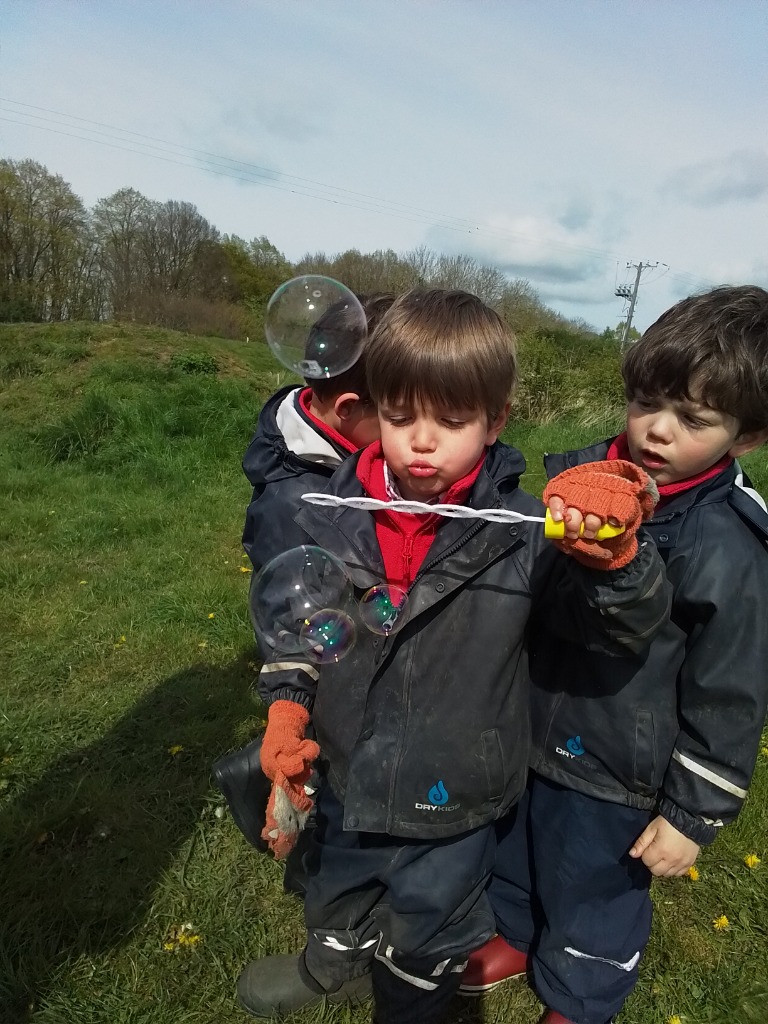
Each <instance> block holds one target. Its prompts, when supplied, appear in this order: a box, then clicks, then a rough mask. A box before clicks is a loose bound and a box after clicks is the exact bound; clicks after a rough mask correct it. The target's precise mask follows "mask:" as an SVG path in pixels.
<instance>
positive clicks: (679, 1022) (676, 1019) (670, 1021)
mask: <svg viewBox="0 0 768 1024" xmlns="http://www.w3.org/2000/svg"><path fill="white" fill-rule="evenodd" d="M667 1024H683V1018H682V1017H681V1016H680V1014H679V1013H673V1014H672V1016H671V1017H669V1018H667Z"/></svg>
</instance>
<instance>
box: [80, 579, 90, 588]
mask: <svg viewBox="0 0 768 1024" xmlns="http://www.w3.org/2000/svg"><path fill="white" fill-rule="evenodd" d="M87 582H88V580H80V586H81V587H84V586H85V584H86V583H87Z"/></svg>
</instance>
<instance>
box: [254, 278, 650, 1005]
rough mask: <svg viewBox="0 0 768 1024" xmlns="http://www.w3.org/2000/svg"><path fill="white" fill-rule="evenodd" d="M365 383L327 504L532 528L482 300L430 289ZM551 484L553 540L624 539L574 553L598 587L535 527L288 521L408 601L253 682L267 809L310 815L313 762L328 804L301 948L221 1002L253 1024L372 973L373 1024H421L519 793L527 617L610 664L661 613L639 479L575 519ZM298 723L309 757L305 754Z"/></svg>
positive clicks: (354, 517)
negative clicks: (356, 433)
mask: <svg viewBox="0 0 768 1024" xmlns="http://www.w3.org/2000/svg"><path fill="white" fill-rule="evenodd" d="M367 370H368V381H369V386H370V390H371V395H372V397H373V399H374V401H375V402H376V404H377V407H378V412H379V423H380V429H381V441H380V442H377V443H375V444H373V445H371V446H370V447H368V448H366V449H364V450H363V451H362V452H361V453H360V454H359V455H357V456H353V457H352V458H350V459H348V460H346V462H344V463H343V464H342V466H340V468H339V469H338V470H337V471H336V473H335V474H334V476H333V478H332V479H331V481H330V483H329V486H328V493H329V494H332V495H337V496H339V497H342V498H350V497H351V498H356V497H363V496H368V497H370V498H374V499H377V500H381V501H384V502H388V501H392V500H398V499H401V498H402V499H407V500H415V501H419V502H426V503H429V502H435V501H440V502H445V503H448V504H457V505H461V504H466V505H468V506H470V507H473V508H476V509H491V508H505V509H512V510H515V511H517V512H520V513H522V514H523V515H540V514H541V506H540V504H539V503H538V502H537V501H536V500H535V499H534V498H532V497H530V496H529V495H527V494H525V493H524V492H523V491H521V490H520V487H519V479H520V475H521V473H522V472H523V470H524V468H525V463H524V461H523V459H522V457H521V456H520V454H519V453H518V452H517V451H516V450H515V449H512V448H509V447H507V446H506V445H503V444H501V443H499V441H498V437H499V434H500V432H501V430H502V428H503V426H504V423H505V421H506V418H507V414H508V412H509V397H510V394H511V391H512V388H513V385H514V383H515V372H516V369H515V354H514V342H513V338H512V337H511V335H510V333H509V331H508V330H507V328H506V327H505V325H504V324H503V322H502V321H501V319H500V318H499V317H498V315H497V314H496V313H494V312H493V311H492V310H491V309H489V308H488V307H487V306H485V305H484V304H483V303H482V302H481V301H480V300H479V299H478V298H476V297H475V296H473V295H469V294H467V293H465V292H459V291H445V290H433V291H426V292H422V291H414V292H410V293H408V294H407V295H405V296H403V297H402V298H400V299H398V300H397V301H396V302H395V303H394V304H393V305H392V307H391V308H390V310H389V311H388V312H387V314H386V315H385V316H384V318H383V319H382V322H381V324H380V325H379V327H378V329H377V330H376V332H375V333H374V336H373V338H372V339H371V341H370V343H369V347H368V352H367ZM624 473H628V474H629V475H628V477H627V478H625V476H624V475H623V474H624ZM560 483H562V486H559V482H558V481H554V482H553V484H554V486H553V487H552V490H551V494H552V500H551V505H552V508H553V510H554V512H555V513H556V514H557V515H558V516H562V514H563V512H565V514H566V516H567V517H568V520H569V524H570V525H571V526H572V527H576V528H578V527H579V526H580V525H581V522H582V518H583V519H584V521H585V525H586V526H588V527H589V533H590V534H592V533H593V531H594V530H595V529H596V528H597V527H598V526H599V525H600V524H601V523H602V522H604V521H605V519H607V518H608V517H613V518H615V519H616V520H617V521H618V522H619V523H620V525H622V526H625V527H626V530H625V531H624V533H622V534H620V535H619V536H618V537H616V538H614V539H613V540H610V541H607V542H605V544H604V545H603V546H602V547H601V548H600V549H599V551H597V557H596V558H595V551H594V550H592V549H590V558H594V560H595V562H596V564H597V568H596V569H595V568H591V567H585V566H584V565H581V564H580V563H579V559H581V558H582V555H581V553H580V551H579V549H578V544H575V543H573V542H572V541H570V540H565V541H563V542H562V545H561V546H562V548H563V549H564V550H565V552H567V553H572V554H573V555H574V557H572V558H571V557H567V554H565V553H563V552H561V551H559V550H557V548H555V547H554V546H553V545H552V544H550V543H549V542H547V541H545V539H544V536H543V530H542V527H541V524H540V523H537V524H531V523H525V522H517V523H515V524H513V525H510V524H509V523H508V522H507V523H498V522H492V521H488V520H482V519H448V518H443V517H440V516H439V515H436V514H429V513H428V512H427V513H417V514H413V513H411V514H404V513H402V512H395V511H388V510H386V509H385V510H382V511H377V512H375V513H373V514H371V513H370V512H368V511H363V510H360V509H355V508H352V507H350V506H346V507H345V506H341V507H333V508H328V507H318V506H306V507H305V508H304V509H303V510H302V511H301V512H300V513H299V514H298V515H297V516H296V522H297V523H298V525H299V526H300V527H301V528H302V529H303V530H304V531H305V533H306V535H307V539H308V542H310V543H313V544H317V545H319V546H320V547H322V548H325V549H327V550H328V551H331V552H333V553H334V554H335V555H337V556H338V557H340V558H341V559H342V560H343V561H344V562H345V563H346V564H347V567H348V569H349V571H350V574H351V577H352V580H353V582H354V584H355V587H356V589H357V588H359V590H360V591H361V592H362V591H364V590H367V589H368V588H369V587H371V586H374V585H377V584H380V583H382V582H388V583H391V584H395V585H397V586H399V587H401V588H403V589H404V590H406V591H407V593H408V620H407V622H406V624H405V626H404V627H403V628H402V629H401V631H400V632H398V633H397V634H396V635H394V636H390V637H381V636H376V635H374V634H373V633H369V632H367V631H366V630H364V629H363V630H360V631H359V635H358V641H357V644H356V646H355V647H354V648H353V650H352V651H351V653H349V654H348V655H347V656H346V657H345V658H344V660H342V661H340V662H339V663H338V664H330V665H323V666H322V667H320V669H319V671H318V666H316V665H311V664H307V663H306V662H303V661H302V660H301V659H300V658H297V657H294V656H291V657H288V656H285V655H281V656H275V657H272V658H270V659H268V660H267V663H266V664H265V665H264V667H263V669H262V672H261V676H260V690H261V693H262V695H263V697H264V699H265V701H266V703H268V704H269V705H270V708H269V720H268V726H267V732H266V734H265V738H264V746H263V750H262V764H263V767H264V770H265V772H266V773H267V774H268V775H269V776H270V777H271V778H273V779H276V780H278V781H277V783H276V787H275V788H274V789H273V800H274V803H273V804H272V805H271V807H272V810H273V811H274V812H275V813H276V809H277V807H278V804H279V802H280V801H284V800H285V798H286V797H287V798H288V799H289V800H290V801H292V802H293V804H294V805H295V807H296V809H297V812H299V813H303V812H305V811H306V809H307V799H308V798H307V795H306V793H305V790H304V785H303V783H304V781H305V780H306V779H307V777H308V772H309V766H310V764H311V763H312V762H313V761H314V760H315V758H317V757H318V754H319V750H322V757H321V758H320V761H319V765H320V770H321V772H322V774H323V775H324V777H325V779H326V783H325V784H323V785H322V786H321V787H320V791H319V794H318V798H317V819H318V827H317V829H316V830H315V832H314V836H315V837H316V842H317V843H318V844H319V851H318V857H317V861H316V864H317V867H316V869H315V871H314V873H312V874H311V875H310V877H309V879H308V884H307V892H306V897H305V903H304V911H305V921H306V925H307V943H306V947H305V949H304V951H303V952H302V954H301V955H300V956H271V957H266V958H264V959H262V960H258V961H255V962H253V963H251V964H250V965H248V967H246V969H245V970H244V971H243V973H242V974H241V976H240V979H239V982H238V995H239V998H240V1002H241V1005H242V1006H243V1008H244V1009H246V1010H247V1011H248V1012H249V1013H251V1014H253V1015H254V1016H256V1017H261V1018H272V1017H279V1016H282V1015H284V1014H288V1013H291V1012H293V1011H295V1010H297V1009H299V1008H301V1007H305V1006H309V1005H312V1004H313V1003H319V1002H320V1001H321V1000H322V999H323V998H324V997H328V999H329V1000H330V1001H332V1002H344V1001H351V1000H355V999H358V998H360V997H361V996H363V995H365V994H366V992H367V991H368V989H369V987H370V982H369V980H368V978H367V977H366V975H368V974H369V973H370V975H371V979H372V985H373V995H374V1003H375V1021H376V1022H377V1024H431V1022H437V1021H440V1020H442V1019H443V1018H444V1014H445V1012H446V1007H447V1003H448V1001H449V1000H450V998H451V996H452V995H453V993H454V992H455V991H456V989H457V988H458V985H459V982H460V977H461V972H462V971H463V969H464V966H465V963H466V960H467V956H468V954H469V952H470V951H471V950H473V949H475V948H477V947H478V946H480V945H482V944H483V943H484V942H485V941H486V940H487V939H488V938H490V936H491V935H492V934H493V930H494V924H493V918H492V915H491V914H490V910H489V906H488V901H487V896H486V892H485V890H486V883H487V880H488V877H489V874H490V871H491V869H492V866H493V861H494V854H495V842H496V840H495V831H494V827H493V823H494V821H495V820H496V819H497V818H499V817H500V816H501V815H504V814H506V813H507V812H508V811H509V810H510V809H511V808H512V807H513V806H514V805H515V803H516V801H517V800H518V798H519V797H520V795H521V793H522V792H523V791H524V788H525V776H526V767H527V761H528V752H529V712H528V664H527V660H528V658H527V654H528V632H529V626H530V624H531V622H532V618H536V617H538V616H544V617H546V619H547V621H548V622H549V623H551V624H552V627H553V628H555V629H557V630H558V631H559V632H561V633H562V634H563V635H564V636H567V637H569V638H570V639H571V640H572V642H573V643H574V644H575V645H577V646H578V647H579V648H581V647H583V648H584V650H587V649H588V648H589V649H595V650H600V651H602V652H605V655H606V657H607V656H609V655H611V656H613V657H612V660H615V661H617V662H620V661H622V660H623V658H625V657H627V656H628V655H629V654H630V653H631V652H637V651H639V650H642V649H644V648H645V647H646V645H647V643H648V638H649V637H650V636H651V635H652V634H653V633H654V631H655V630H656V629H658V628H659V627H660V626H661V625H662V624H663V623H664V622H665V620H666V616H667V608H668V590H667V586H666V582H665V579H664V574H663V568H662V565H661V560H660V558H659V555H658V553H657V552H656V550H655V548H654V547H653V545H652V544H642V545H640V544H638V540H637V536H636V530H637V528H638V526H639V524H640V522H641V520H642V519H643V518H644V517H646V516H648V515H650V513H651V510H652V507H653V498H652V496H651V494H650V493H649V492H650V490H652V489H653V487H652V484H651V482H650V480H649V478H648V477H647V475H646V474H645V473H643V472H642V471H637V469H636V468H635V467H634V466H632V465H630V464H626V463H621V462H618V461H614V462H611V463H604V464H600V465H596V466H594V467H592V472H591V473H590V474H589V475H588V476H587V477H586V478H585V480H584V481H583V483H585V484H586V485H587V489H588V495H587V500H586V501H584V502H581V501H579V503H578V507H577V505H576V503H574V502H573V501H571V500H570V488H569V486H568V484H567V482H566V481H561V482H560ZM583 492H584V486H582V482H580V484H579V487H578V494H579V497H580V498H581V497H583ZM310 719H311V721H312V723H313V725H314V728H315V732H316V736H317V740H318V743H319V748H318V746H317V744H315V743H314V742H312V741H309V740H307V739H305V738H304V734H305V729H306V727H307V725H308V723H309V722H310ZM276 789H279V790H280V792H279V794H276ZM265 836H266V837H267V838H268V839H269V841H270V842H271V843H274V844H275V845H276V847H278V848H280V847H282V848H285V843H286V838H290V836H288V837H287V836H286V833H285V831H284V830H281V827H280V825H279V823H278V821H277V820H275V818H273V819H272V820H269V819H268V827H267V829H266V831H265Z"/></svg>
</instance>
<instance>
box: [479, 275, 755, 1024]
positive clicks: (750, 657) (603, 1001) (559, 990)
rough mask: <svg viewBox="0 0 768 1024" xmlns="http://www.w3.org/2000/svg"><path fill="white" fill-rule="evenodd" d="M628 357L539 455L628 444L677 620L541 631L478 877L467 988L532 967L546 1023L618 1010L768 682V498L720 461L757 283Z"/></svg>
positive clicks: (559, 461) (604, 450)
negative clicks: (594, 401) (515, 800)
mask: <svg viewBox="0 0 768 1024" xmlns="http://www.w3.org/2000/svg"><path fill="white" fill-rule="evenodd" d="M622 373H623V376H624V382H625V386H626V393H627V400H628V403H629V404H628V408H627V424H626V432H625V433H624V434H621V435H620V436H619V437H617V438H615V439H614V440H613V441H611V442H602V443H600V444H597V445H594V446H593V447H591V448H588V449H585V450H583V451H577V452H568V453H567V454H566V455H564V456H563V455H559V456H548V457H547V460H546V461H547V471H548V472H549V473H550V475H552V474H556V473H560V472H561V471H562V470H564V469H566V467H575V466H578V467H583V468H580V469H571V470H569V471H568V472H569V473H572V474H577V473H580V472H582V471H588V470H589V466H588V465H585V464H588V463H590V462H593V461H594V460H596V459H605V458H609V459H610V458H622V459H631V460H632V461H633V462H634V463H635V464H636V465H638V466H641V467H642V468H643V469H644V470H645V471H646V472H647V473H648V474H649V475H650V476H652V477H653V478H654V480H655V481H656V483H657V485H658V489H659V492H660V500H659V503H658V505H657V506H656V510H655V513H654V516H653V519H652V520H651V522H649V523H647V524H646V527H645V529H646V530H647V532H648V533H649V534H650V536H651V537H652V538H653V540H654V541H655V544H656V546H657V547H658V550H659V551H660V553H661V554H662V556H663V558H664V560H665V562H666V565H667V574H668V578H669V581H670V583H671V584H672V586H673V589H674V596H673V604H672V615H671V621H670V622H669V624H668V626H666V627H665V628H664V629H663V630H662V631H660V632H659V634H658V635H657V636H656V638H655V640H654V642H653V644H652V645H651V648H650V652H649V653H648V655H647V657H646V658H645V659H644V660H638V661H636V662H634V663H633V662H632V661H628V660H625V661H624V662H623V664H622V665H621V666H619V665H617V663H616V662H615V661H612V662H607V661H606V660H605V659H603V658H601V657H600V656H599V655H595V654H589V653H586V652H584V651H583V650H576V648H575V647H573V645H570V644H565V643H563V642H561V641H558V642H554V641H553V639H552V638H551V637H548V638H546V640H545V642H544V643H542V644H541V645H540V646H539V647H538V648H537V650H536V654H535V657H533V658H532V671H531V675H532V679H533V682H534V688H533V753H532V760H531V764H532V767H533V769H534V771H533V772H532V775H531V779H530V782H529V786H528V791H527V794H526V797H525V799H524V806H525V812H526V813H525V814H518V818H517V820H516V821H515V822H512V823H511V825H510V826H509V830H508V834H507V835H506V837H505V838H503V839H501V841H500V846H499V851H498V854H497V863H496V867H495V869H494V880H493V883H492V885H491V890H490V892H491V901H492V904H493V907H494V911H495V913H496V917H497V923H498V931H499V935H498V936H497V937H496V938H495V939H493V940H492V941H491V942H490V943H489V944H488V945H487V946H486V947H484V948H483V949H481V950H478V951H477V953H475V954H474V955H473V956H472V958H471V959H470V963H469V966H468V969H467V972H466V974H465V977H464V980H463V985H464V986H466V991H467V992H468V993H469V992H478V991H482V990H484V989H488V988H492V987H494V985H495V984H497V983H499V982H500V981H501V980H502V979H505V978H507V977H513V976H515V975H518V974H521V973H524V972H525V971H526V970H529V971H531V973H532V977H533V982H534V985H535V987H536V990H537V992H538V994H539V996H540V997H541V999H542V1000H543V1001H544V1002H545V1003H546V1005H547V1006H548V1007H550V1008H551V1009H550V1012H549V1013H548V1014H547V1015H546V1016H545V1018H544V1020H545V1021H546V1024H567V1022H568V1021H571V1022H575V1024H604V1022H606V1021H608V1020H609V1019H610V1018H611V1017H612V1015H613V1014H615V1013H617V1012H618V1010H619V1009H620V1008H621V1006H622V1005H623V1003H624V1001H625V999H626V998H627V996H628V995H629V993H630V992H631V990H632V989H633V987H634V985H635V983H636V980H637V972H638V963H639V960H640V957H641V955H642V952H643V950H644V948H645V946H646V943H647V942H648V938H649V934H650V926H651V902H650V899H649V895H648V890H649V886H650V882H651V879H652V876H654V875H657V876H670V875H682V874H684V873H685V872H686V871H687V870H688V869H689V868H690V867H691V866H692V865H693V863H694V861H695V860H696V857H697V855H698V852H699V847H700V845H701V844H705V843H711V842H712V841H713V840H714V838H715V836H716V834H717V831H718V829H719V828H720V827H722V826H723V825H724V824H727V823H728V822H731V821H733V820H734V818H735V817H736V816H737V814H738V813H739V810H740V809H741V807H742V804H743V802H744V798H745V797H746V794H747V789H748V787H749V783H750V778H751V775H752V771H753V768H754V764H755V758H756V754H757V749H758V745H759V742H760V734H761V729H762V726H763V722H764V719H765V711H766V701H767V700H768V667H767V666H768V632H766V627H765V623H766V612H767V610H768V609H767V605H768V557H767V556H768V552H766V539H767V538H768V516H767V515H766V514H765V506H763V505H762V504H758V503H757V501H755V500H753V498H752V497H751V496H750V494H749V493H748V492H746V491H745V490H743V489H742V488H741V487H740V483H741V479H740V475H739V474H740V470H739V467H738V464H737V463H736V462H735V461H734V460H735V459H736V458H738V457H739V456H741V455H745V454H746V453H747V452H750V451H753V450H754V449H755V448H757V447H758V446H759V445H761V444H762V443H763V442H764V441H765V440H766V438H768V292H765V291H763V289H761V288H757V287H740V288H718V289H715V290H714V291H712V292H709V293H707V294H705V295H699V296H695V297H693V298H688V299H685V300H683V301H682V302H679V303H678V304H677V305H676V306H673V307H672V309H670V310H668V311H667V312H666V313H664V314H663V315H662V316H661V317H660V318H659V320H657V321H656V323H655V324H653V325H652V326H651V327H650V328H649V329H648V330H647V331H646V333H645V334H644V335H643V337H642V338H641V339H640V341H638V342H636V343H635V344H634V345H633V346H632V348H631V349H630V351H629V352H628V354H627V356H626V358H625V360H624V365H623V368H622ZM567 475H568V473H566V474H565V476H567ZM751 493H752V494H754V492H751ZM564 666H567V672H565V671H564V668H563V667H564ZM522 806H523V805H522V804H521V809H522Z"/></svg>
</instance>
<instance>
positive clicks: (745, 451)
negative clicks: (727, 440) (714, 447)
mask: <svg viewBox="0 0 768 1024" xmlns="http://www.w3.org/2000/svg"><path fill="white" fill-rule="evenodd" d="M766 441H768V427H766V428H765V429H764V430H749V431H746V432H745V433H743V434H739V436H738V437H737V438H736V440H735V441H734V442H733V444H732V445H731V447H730V448H729V449H728V454H729V455H730V456H731V458H733V459H738V458H739V456H741V455H749V453H750V452H753V451H754V450H755V448H759V447H760V445H761V444H765V442H766Z"/></svg>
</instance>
